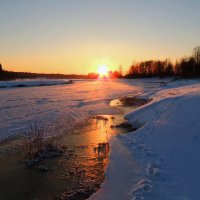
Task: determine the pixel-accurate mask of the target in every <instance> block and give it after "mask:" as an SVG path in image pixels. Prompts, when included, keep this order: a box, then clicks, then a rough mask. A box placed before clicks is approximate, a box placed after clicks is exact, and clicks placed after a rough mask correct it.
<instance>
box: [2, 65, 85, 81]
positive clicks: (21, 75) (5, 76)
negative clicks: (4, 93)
mask: <svg viewBox="0 0 200 200" xmlns="http://www.w3.org/2000/svg"><path fill="white" fill-rule="evenodd" d="M25 78H28V79H34V78H50V79H85V78H88V75H78V74H45V73H30V72H13V71H6V70H3V67H2V65H1V64H0V81H3V80H15V79H25Z"/></svg>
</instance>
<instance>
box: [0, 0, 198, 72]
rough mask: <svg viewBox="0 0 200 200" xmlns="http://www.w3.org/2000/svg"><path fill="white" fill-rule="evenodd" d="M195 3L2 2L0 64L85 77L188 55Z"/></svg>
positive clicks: (103, 0)
mask: <svg viewBox="0 0 200 200" xmlns="http://www.w3.org/2000/svg"><path fill="white" fill-rule="evenodd" d="M199 7H200V2H197V1H195V0H191V1H186V0H181V1H180V0H177V1H172V0H168V1H160V0H152V1H149V0H143V1H140V0H124V1H121V0H101V1H94V0H84V1H82V0H76V1H63V0H61V1H59V3H58V2H57V1H52V0H44V1H35V0H30V1H27V0H18V1H16V2H15V1H14V2H10V1H4V2H1V6H0V24H1V37H0V63H1V64H2V65H3V66H4V68H5V69H7V70H14V71H28V72H45V73H68V74H70V73H76V74H87V73H89V72H96V71H97V69H98V66H99V65H103V64H106V65H107V67H108V68H109V69H110V70H114V69H117V68H118V66H119V65H122V66H123V68H124V69H125V70H127V69H128V67H129V66H130V65H131V64H132V63H133V62H134V61H142V60H146V59H165V58H171V59H172V61H174V60H176V59H177V58H180V57H182V56H186V55H191V53H192V49H193V48H194V47H195V46H197V45H199V42H200V41H199V35H200V27H199V26H197V24H199V21H198V19H199V18H200V12H199Z"/></svg>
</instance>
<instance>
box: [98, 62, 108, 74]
mask: <svg viewBox="0 0 200 200" xmlns="http://www.w3.org/2000/svg"><path fill="white" fill-rule="evenodd" d="M98 74H99V75H100V76H107V75H108V68H107V67H106V64H104V65H100V66H98Z"/></svg>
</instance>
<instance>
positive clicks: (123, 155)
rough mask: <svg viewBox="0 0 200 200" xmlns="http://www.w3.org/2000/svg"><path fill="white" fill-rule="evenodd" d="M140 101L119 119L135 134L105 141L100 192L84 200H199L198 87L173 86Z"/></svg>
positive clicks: (195, 82)
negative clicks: (106, 156) (106, 149)
mask: <svg viewBox="0 0 200 200" xmlns="http://www.w3.org/2000/svg"><path fill="white" fill-rule="evenodd" d="M140 97H141V98H151V99H152V101H150V102H149V103H148V104H146V105H144V106H142V107H140V108H138V109H136V110H134V111H133V112H130V113H128V114H127V115H125V118H126V119H127V120H128V121H129V122H130V123H131V124H132V125H133V126H135V127H139V129H138V130H137V131H135V132H130V133H127V134H123V135H118V136H117V137H113V138H112V139H111V154H110V163H109V166H108V168H107V172H106V177H105V182H104V183H103V184H102V186H101V190H100V191H98V192H97V193H96V194H94V195H93V196H92V197H91V198H90V200H112V199H113V200H114V199H118V200H129V199H130V200H133V199H134V200H136V199H137V200H139V199H148V200H156V199H157V200H160V199H162V200H177V199H190V200H193V199H194V200H195V199H198V198H199V197H200V191H199V187H198V186H199V184H200V173H199V168H200V161H199V157H200V135H199V130H200V124H199V118H200V106H199V102H200V84H199V81H198V80H188V81H184V80H182V81H176V82H172V83H170V84H168V85H164V86H162V87H161V88H160V89H158V90H154V91H148V92H145V93H143V94H142V95H140Z"/></svg>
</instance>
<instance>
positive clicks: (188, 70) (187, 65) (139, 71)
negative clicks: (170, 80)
mask: <svg viewBox="0 0 200 200" xmlns="http://www.w3.org/2000/svg"><path fill="white" fill-rule="evenodd" d="M156 76H157V77H161V78H162V77H163V78H164V77H172V76H177V77H180V78H192V77H199V76H200V64H198V63H196V62H195V59H194V58H193V57H187V58H181V59H180V60H178V61H176V62H175V63H174V64H173V63H172V62H171V61H170V60H169V59H165V60H164V61H161V60H148V61H144V62H138V63H135V64H133V65H131V66H130V68H129V70H128V72H127V73H126V75H125V78H142V77H156Z"/></svg>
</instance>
